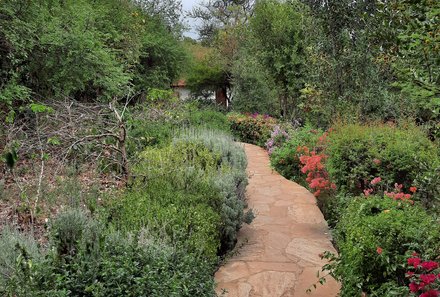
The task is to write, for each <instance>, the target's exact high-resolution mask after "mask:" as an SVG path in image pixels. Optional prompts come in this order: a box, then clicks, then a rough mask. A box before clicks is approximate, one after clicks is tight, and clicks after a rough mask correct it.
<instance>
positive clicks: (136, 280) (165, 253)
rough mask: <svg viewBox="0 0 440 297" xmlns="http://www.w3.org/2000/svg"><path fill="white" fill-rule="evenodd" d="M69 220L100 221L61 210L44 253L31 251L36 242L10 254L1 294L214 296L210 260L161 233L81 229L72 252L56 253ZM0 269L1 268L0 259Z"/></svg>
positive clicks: (4, 241)
mask: <svg viewBox="0 0 440 297" xmlns="http://www.w3.org/2000/svg"><path fill="white" fill-rule="evenodd" d="M72 218H79V219H80V220H81V221H82V222H83V223H84V224H83V225H89V226H99V225H100V224H99V223H98V222H96V221H94V220H92V219H91V218H88V217H87V216H86V215H85V214H81V213H80V212H79V211H68V212H67V213H65V214H62V215H61V216H60V217H58V218H57V219H56V223H54V224H53V226H52V228H53V229H54V232H53V233H52V234H54V235H55V237H54V238H52V239H51V241H50V242H51V244H50V245H49V246H48V249H47V251H48V254H47V256H46V257H42V256H41V254H38V253H35V252H31V251H33V249H34V248H32V246H35V243H32V245H31V246H29V245H23V246H20V248H17V249H16V250H14V252H13V253H11V254H9V256H13V257H12V258H10V260H9V262H11V263H14V264H13V265H12V266H13V267H16V268H15V269H14V270H13V271H12V273H9V275H10V277H9V278H5V277H4V275H1V276H0V294H1V295H2V296H11V297H12V296H37V297H39V296H41V297H43V296H50V297H53V296H65V297H67V296H90V297H92V296H93V297H95V296H115V297H116V296H133V297H135V296H157V297H159V296H188V297H189V296H215V293H214V281H213V279H212V271H213V266H212V263H210V262H209V261H208V260H207V259H206V258H205V257H204V255H201V254H195V253H191V252H189V250H187V249H185V248H184V247H182V246H176V245H174V244H170V242H171V239H168V238H167V236H166V235H165V234H162V233H156V232H154V233H153V232H151V231H148V230H144V229H143V230H140V231H139V232H137V235H134V234H124V233H121V232H115V231H111V230H110V229H109V230H105V231H104V229H101V232H86V231H83V232H82V233H81V234H80V235H78V236H75V240H74V241H72V243H73V244H74V245H75V248H74V250H75V251H76V252H75V253H74V254H69V255H67V254H65V253H59V250H60V249H59V242H60V241H59V236H58V235H57V234H60V233H62V232H60V230H59V229H66V225H68V224H71V223H72ZM92 229H93V228H92ZM86 230H87V228H86ZM94 230H96V229H94ZM76 233H77V234H79V232H76ZM91 234H94V235H96V236H95V237H94V238H92V237H90V235H91ZM20 236H21V235H20ZM65 236H67V237H69V235H68V234H65ZM1 239H2V241H0V243H1V244H2V245H4V244H5V243H8V242H9V243H13V244H15V240H12V241H11V240H4V239H5V238H4V235H2V238H1ZM91 242H93V248H90V243H91ZM11 247H12V245H11ZM2 252H3V250H2ZM7 267H8V266H7V265H6V268H7ZM0 269H2V271H5V270H4V269H5V266H4V263H3V262H2V263H0Z"/></svg>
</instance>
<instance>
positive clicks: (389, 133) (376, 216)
mask: <svg viewBox="0 0 440 297" xmlns="http://www.w3.org/2000/svg"><path fill="white" fill-rule="evenodd" d="M249 125H253V126H246V127H247V129H248V133H251V132H252V131H254V130H255V129H257V127H259V124H258V123H256V122H249ZM243 128H244V126H243ZM242 134H243V135H246V133H245V132H244V133H242ZM266 137H268V136H267V135H266ZM265 147H266V149H267V151H268V154H269V155H270V160H271V164H272V166H273V167H274V168H275V169H276V170H277V171H279V172H280V173H281V174H282V175H284V176H285V177H287V178H289V179H293V180H294V181H297V182H299V183H300V184H302V185H304V186H305V187H307V188H308V189H309V190H311V192H312V193H314V195H315V196H316V197H317V202H318V205H319V206H320V207H321V210H322V211H323V213H324V215H325V217H326V219H327V220H328V223H329V225H330V226H331V227H332V228H334V231H333V234H334V240H335V245H336V247H337V249H338V254H337V255H334V254H332V253H329V252H326V253H324V254H323V257H325V258H326V259H328V260H329V264H328V265H325V266H324V267H323V270H327V271H328V272H329V274H330V275H331V276H333V277H334V278H336V279H337V280H338V281H340V282H341V285H342V288H341V296H357V295H361V294H362V293H366V294H368V295H369V296H370V295H371V296H406V295H408V294H409V293H410V291H411V292H412V294H414V296H419V295H420V296H429V295H423V294H428V293H431V294H434V293H433V292H435V290H436V289H437V288H438V286H437V276H436V275H434V274H432V273H430V271H431V270H432V269H436V268H435V267H434V268H429V269H428V268H427V269H428V270H426V269H425V270H424V268H423V267H422V266H417V265H416V266H414V267H413V268H415V269H416V270H417V271H416V272H417V274H414V272H412V273H411V271H412V270H411V269H410V271H409V272H408V267H407V265H406V262H407V259H408V258H410V257H411V255H412V254H413V253H416V254H421V255H424V257H425V259H426V260H425V262H423V263H425V264H424V265H425V266H426V265H428V264H429V263H436V262H433V261H429V260H430V259H434V260H435V259H438V257H439V256H440V245H439V242H440V241H439V239H440V238H439V237H440V229H439V224H438V219H437V218H438V205H439V204H438V198H439V188H438V177H439V176H440V175H439V174H438V170H439V150H438V146H436V145H435V144H434V143H433V142H432V141H431V140H430V139H429V138H428V137H427V135H426V134H425V132H424V131H423V130H421V129H420V128H418V127H416V126H414V125H413V124H404V123H401V124H387V125H384V124H378V123H371V124H369V125H361V124H342V123H338V124H335V125H334V126H333V128H331V129H329V130H328V131H326V132H323V131H321V130H318V129H312V128H311V127H310V126H305V127H301V128H294V127H292V126H290V127H289V125H288V124H285V123H284V124H279V125H276V126H274V127H273V131H272V133H271V135H270V137H268V139H267V141H266V143H265ZM413 257H414V256H413ZM410 261H411V263H413V262H414V261H416V260H411V258H410V260H408V263H410ZM419 261H420V262H419V263H422V261H421V260H420V259H419ZM426 263H428V264H426ZM429 265H430V264H429ZM433 265H434V264H433ZM436 265H438V264H436ZM419 270H420V271H419ZM423 270H424V271H423ZM426 280H428V283H425V282H424V281H426ZM411 296H412V295H411ZM433 296H436V295H433Z"/></svg>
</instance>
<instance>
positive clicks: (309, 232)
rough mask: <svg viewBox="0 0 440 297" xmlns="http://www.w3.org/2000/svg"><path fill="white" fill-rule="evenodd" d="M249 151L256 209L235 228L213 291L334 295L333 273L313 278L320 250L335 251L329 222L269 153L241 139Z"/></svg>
mask: <svg viewBox="0 0 440 297" xmlns="http://www.w3.org/2000/svg"><path fill="white" fill-rule="evenodd" d="M244 148H245V151H246V154H247V157H248V168H247V171H248V174H249V177H250V179H249V185H248V187H247V198H248V204H249V207H250V208H252V209H253V210H254V212H255V213H256V218H255V219H254V221H253V222H252V224H251V225H245V226H243V228H242V229H241V230H240V232H239V242H238V244H237V246H238V248H237V251H236V254H235V255H234V256H233V257H232V259H230V260H229V261H227V263H226V264H225V265H224V266H222V267H220V269H219V270H218V271H217V273H216V275H215V278H216V282H217V293H219V294H223V295H222V296H225V297H303V296H304V297H306V296H312V297H313V296H314V297H334V296H337V294H338V292H339V288H340V287H339V284H338V283H337V282H336V281H335V280H333V279H332V278H331V277H328V278H327V283H326V284H325V285H324V286H320V285H318V286H317V289H314V290H312V292H311V293H307V292H306V291H307V289H309V288H311V287H312V285H313V284H315V283H317V281H318V277H317V272H318V271H320V270H321V267H322V266H323V265H324V264H326V262H325V261H324V260H322V259H321V258H320V256H319V255H320V254H321V253H323V252H324V251H331V252H335V250H334V248H333V246H332V244H331V236H330V234H329V230H328V227H327V223H326V222H325V220H324V217H323V216H322V213H321V212H320V210H319V208H318V207H317V205H316V199H315V197H314V196H313V195H312V194H311V193H310V192H308V191H307V190H306V189H305V188H304V187H302V186H300V185H298V184H296V183H294V182H292V181H289V180H287V179H285V178H284V177H282V176H281V175H279V174H278V173H276V172H275V171H273V170H272V169H271V168H270V162H269V157H268V155H267V153H266V152H265V151H264V150H263V149H261V148H259V147H257V146H254V145H250V144H244Z"/></svg>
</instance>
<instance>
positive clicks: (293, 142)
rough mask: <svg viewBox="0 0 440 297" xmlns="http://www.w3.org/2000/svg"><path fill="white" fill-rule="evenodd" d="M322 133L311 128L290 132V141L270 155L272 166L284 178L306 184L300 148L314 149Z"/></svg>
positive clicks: (306, 127)
mask: <svg viewBox="0 0 440 297" xmlns="http://www.w3.org/2000/svg"><path fill="white" fill-rule="evenodd" d="M321 134H322V132H321V131H317V130H314V129H312V128H311V127H310V126H305V127H303V128H300V129H297V130H295V131H291V132H289V140H288V141H286V142H285V143H284V144H283V145H282V146H281V147H278V148H276V149H274V150H273V152H272V153H271V155H270V164H271V165H272V167H273V168H275V169H276V170H277V171H278V172H279V173H280V174H281V175H282V176H284V177H286V178H288V179H292V180H295V181H297V182H300V183H302V184H304V178H305V177H304V174H303V173H301V168H302V167H303V165H301V162H300V160H299V157H300V156H301V153H300V152H298V148H299V147H304V146H306V147H309V148H314V147H315V146H316V144H317V142H318V139H319V137H320V136H321Z"/></svg>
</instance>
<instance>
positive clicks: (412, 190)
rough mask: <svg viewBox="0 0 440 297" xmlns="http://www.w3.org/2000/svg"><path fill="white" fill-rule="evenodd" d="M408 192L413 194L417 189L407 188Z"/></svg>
mask: <svg viewBox="0 0 440 297" xmlns="http://www.w3.org/2000/svg"><path fill="white" fill-rule="evenodd" d="M409 191H410V192H411V193H415V192H416V191H417V188H416V187H410V188H409Z"/></svg>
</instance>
